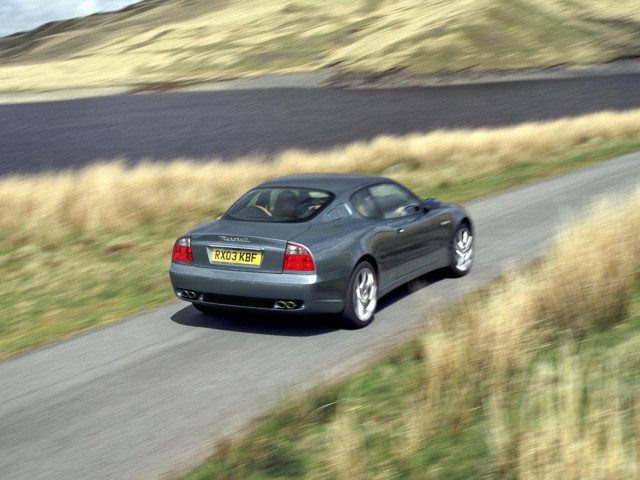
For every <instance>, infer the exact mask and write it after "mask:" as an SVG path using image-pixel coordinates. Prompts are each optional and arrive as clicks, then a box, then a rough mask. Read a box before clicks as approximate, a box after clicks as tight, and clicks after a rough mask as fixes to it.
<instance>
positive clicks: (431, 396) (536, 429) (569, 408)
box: [410, 190, 640, 479]
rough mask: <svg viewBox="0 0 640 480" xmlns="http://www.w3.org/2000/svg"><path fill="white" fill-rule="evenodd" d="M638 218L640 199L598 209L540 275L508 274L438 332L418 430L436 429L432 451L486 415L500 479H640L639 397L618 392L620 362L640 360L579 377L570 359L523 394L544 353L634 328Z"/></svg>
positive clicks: (580, 370)
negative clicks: (626, 324) (625, 324)
mask: <svg viewBox="0 0 640 480" xmlns="http://www.w3.org/2000/svg"><path fill="white" fill-rule="evenodd" d="M639 209H640V190H638V191H637V192H636V193H635V195H634V196H633V197H632V198H631V199H629V200H627V201H626V202H625V203H624V204H623V205H621V204H619V203H617V202H615V201H606V202H603V203H601V204H599V205H598V207H597V208H596V209H594V212H593V213H592V215H591V216H590V217H589V218H588V219H587V220H585V221H580V222H577V223H576V225H574V226H572V227H571V228H569V229H567V230H565V231H564V232H562V233H561V234H560V235H559V236H558V238H557V240H556V244H555V246H554V247H553V248H551V250H550V252H549V253H548V255H546V256H545V257H544V260H543V261H542V262H541V263H540V264H539V265H536V266H535V267H533V268H531V269H530V270H528V271H526V272H510V273H509V274H507V275H506V277H505V279H504V281H503V282H501V286H500V287H499V288H498V289H497V290H495V291H493V292H491V294H490V296H489V297H488V298H486V299H480V300H476V301H474V302H473V303H472V304H471V305H468V306H467V307H466V308H465V309H464V310H463V311H462V313H461V318H460V319H459V321H457V322H455V323H454V324H452V323H451V319H450V317H449V318H448V317H442V318H436V319H434V320H432V322H431V324H430V326H429V331H428V332H427V333H426V334H425V335H424V336H423V350H424V365H425V369H426V372H427V374H426V376H425V381H424V386H423V406H422V407H421V408H420V410H419V411H420V412H421V413H422V414H424V415H425V416H426V417H425V418H422V419H419V420H416V419H415V416H414V420H413V421H414V422H417V423H418V424H420V425H430V426H431V428H430V429H428V430H425V431H423V439H425V438H430V437H432V436H433V435H434V434H435V433H437V431H436V429H434V425H435V426H439V427H440V430H439V431H440V432H441V431H443V430H444V429H455V428H460V426H464V425H465V422H469V421H470V415H471V414H472V413H473V412H474V411H475V410H477V409H478V408H479V407H481V406H482V405H484V407H485V408H486V409H487V410H488V412H489V415H490V424H491V429H490V432H489V441H488V443H489V444H490V445H491V446H492V450H493V452H492V453H493V456H494V462H495V464H496V466H497V469H498V470H499V471H517V472H518V478H523V479H528V478H545V479H551V478H557V479H564V478H580V479H583V478H584V479H587V478H594V479H595V478H607V479H608V478H636V475H637V473H638V470H637V463H636V462H637V457H636V452H637V451H638V449H639V448H640V437H638V436H634V434H635V433H637V429H638V428H640V425H638V424H636V425H635V427H633V428H635V429H636V430H633V429H632V430H633V431H632V433H629V431H625V429H628V427H625V425H629V422H631V425H633V423H634V422H636V421H637V419H635V418H633V415H632V413H633V411H635V402H634V401H632V399H633V394H634V393H637V392H631V393H630V392H624V391H622V390H621V389H620V388H619V385H618V383H617V382H618V378H619V377H620V374H619V368H618V367H617V366H616V365H617V364H616V362H621V361H637V353H634V354H633V356H632V358H631V360H630V359H629V352H630V351H631V349H630V348H627V349H625V350H626V351H625V352H624V355H622V356H619V357H616V358H615V359H613V360H612V361H611V362H613V363H608V364H606V365H605V366H604V368H602V366H601V365H589V366H588V367H583V366H580V365H577V364H576V362H577V356H576V354H574V353H571V352H569V353H568V352H567V351H566V350H564V353H563V355H562V358H561V361H560V362H559V364H558V365H554V364H553V363H548V362H547V363H543V364H537V367H536V369H537V370H536V373H535V374H534V376H533V379H532V380H531V381H530V382H529V384H528V386H527V387H526V391H525V392H522V388H523V387H522V385H523V382H522V379H521V377H519V376H518V375H520V374H522V373H523V372H525V371H526V370H527V369H528V368H530V366H531V365H532V360H533V358H534V357H535V356H536V355H537V354H538V353H540V351H541V350H542V349H543V348H547V347H549V346H552V345H559V344H561V343H562V339H563V338H572V339H580V338H583V337H585V336H586V335H587V334H588V333H593V332H594V331H598V330H600V329H603V328H606V327H610V326H611V325H614V324H615V323H616V322H618V321H620V320H621V319H623V318H625V315H626V314H627V308H628V305H629V302H630V299H631V296H632V293H633V288H634V285H635V284H636V283H637V281H638V279H640V242H638V237H637V236H638V232H640V216H638V214H637V212H638V211H639ZM445 320H448V321H447V323H446V324H445ZM635 343H636V344H637V342H635ZM566 348H567V347H565V349H566ZM627 370H628V369H627ZM594 375H595V377H594ZM587 377H593V378H589V379H588V380H587ZM514 378H516V379H517V380H515V381H514V380H513V379H514ZM520 395H521V396H520ZM585 395H586V397H585ZM514 398H515V399H516V400H514ZM585 402H586V404H587V410H586V412H585V411H584V408H583V404H584V403H585ZM629 402H631V403H629ZM623 405H624V406H623ZM410 408H412V409H413V410H415V406H412V407H410ZM514 416H518V418H520V421H519V422H515V423H514V422H513V420H512V419H513V417H514ZM410 448H411V449H414V450H415V446H413V447H411V446H410Z"/></svg>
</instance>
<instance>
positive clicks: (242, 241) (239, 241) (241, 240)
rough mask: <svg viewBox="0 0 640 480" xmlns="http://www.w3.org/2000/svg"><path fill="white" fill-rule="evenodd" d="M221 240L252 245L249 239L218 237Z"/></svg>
mask: <svg viewBox="0 0 640 480" xmlns="http://www.w3.org/2000/svg"><path fill="white" fill-rule="evenodd" d="M218 236H219V237H220V240H222V241H224V242H238V243H251V240H249V239H248V238H247V237H227V236H226V235H218Z"/></svg>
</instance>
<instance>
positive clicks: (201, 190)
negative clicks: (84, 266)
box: [0, 110, 640, 245]
mask: <svg viewBox="0 0 640 480" xmlns="http://www.w3.org/2000/svg"><path fill="white" fill-rule="evenodd" d="M639 133H640V110H632V111H628V112H623V113H615V112H605V113H598V114H592V115H586V116H583V117H578V118H573V119H562V120H556V121H550V122H544V123H530V124H524V125H520V126H515V127H505V128H496V129H476V130H454V131H436V132H433V133H429V134H423V135H418V134H415V135H410V136H406V137H390V136H382V137H378V138H376V139H374V140H372V141H370V142H358V143H354V144H351V145H348V146H345V147H340V148H335V149H333V150H331V151H328V152H320V153H311V152H304V151H286V152H283V153H281V154H279V155H277V156H276V157H275V158H272V159H269V158H264V157H255V158H246V159H240V160H238V161H235V162H229V163H222V162H221V161H218V160H212V161H210V162H194V161H189V160H176V161H173V162H170V163H142V164H140V165H137V166H134V167H127V166H126V164H125V163H124V162H118V161H115V162H112V163H102V164H96V165H93V166H90V167H87V168H85V169H82V170H79V171H67V172H60V173H47V174H41V175H32V176H9V177H4V178H1V179H0V229H1V231H2V232H3V233H2V235H1V236H0V238H2V239H3V240H2V241H3V243H4V242H7V243H8V244H9V245H13V244H15V243H23V242H24V240H25V239H28V240H29V242H34V241H36V242H37V241H39V240H46V239H49V240H55V239H60V238H65V237H68V236H70V235H76V234H79V233H82V234H85V233H89V234H91V233H96V232H101V231H117V232H125V231H127V230H129V229H131V228H133V227H138V226H141V225H146V224H154V223H157V222H163V221H170V220H171V219H175V218H181V219H183V220H185V221H190V222H192V223H198V222H201V221H203V220H204V219H207V218H214V217H215V216H216V215H218V214H219V213H221V212H222V211H223V210H224V209H225V208H226V207H227V206H228V205H229V204H230V203H231V202H232V201H233V200H235V199H236V198H237V197H238V196H239V195H240V194H241V193H243V192H244V191H246V190H247V189H248V188H250V187H252V186H253V185H255V184H257V183H258V182H260V181H262V180H265V179H267V178H270V177H273V176H278V175H283V174H291V173H302V172H344V173H372V174H380V173H382V174H386V175H388V176H391V177H394V178H396V179H398V180H400V181H402V182H405V183H407V184H408V185H412V186H418V185H419V186H420V187H421V188H423V189H424V190H429V189H432V188H434V187H436V186H438V185H441V184H443V183H459V182H464V181H465V180H466V179H471V178H479V177H482V176H485V175H487V176H488V175H490V174H491V173H492V172H496V171H499V170H500V169H503V168H504V167H506V166H509V165H517V164H522V163H526V162H528V161H530V160H531V159H532V158H537V159H540V158H544V157H545V155H549V154H551V153H552V152H554V151H557V150H560V149H565V148H569V147H573V146H576V145H581V144H583V143H584V142H585V141H587V140H589V139H613V138H618V137H623V136H628V135H634V134H636V135H637V134H639ZM538 161H540V160H538ZM541 161H544V160H541Z"/></svg>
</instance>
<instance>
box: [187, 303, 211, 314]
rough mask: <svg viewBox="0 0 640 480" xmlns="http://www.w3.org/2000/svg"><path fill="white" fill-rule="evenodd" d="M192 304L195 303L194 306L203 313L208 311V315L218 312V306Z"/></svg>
mask: <svg viewBox="0 0 640 480" xmlns="http://www.w3.org/2000/svg"><path fill="white" fill-rule="evenodd" d="M191 305H193V307H194V308H195V309H196V310H198V311H200V312H202V313H206V314H207V315H213V314H214V313H216V311H217V310H216V307H210V306H209V305H202V304H201V303H192V304H191Z"/></svg>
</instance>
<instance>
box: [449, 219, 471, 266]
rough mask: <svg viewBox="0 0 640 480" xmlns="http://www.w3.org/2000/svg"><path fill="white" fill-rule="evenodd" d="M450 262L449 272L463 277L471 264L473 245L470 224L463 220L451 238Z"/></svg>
mask: <svg viewBox="0 0 640 480" xmlns="http://www.w3.org/2000/svg"><path fill="white" fill-rule="evenodd" d="M450 249H451V262H450V263H449V272H450V273H451V275H452V276H453V277H463V276H465V275H466V274H467V273H469V271H471V266H472V265H473V256H474V253H475V245H474V238H473V231H472V230H471V226H470V225H469V224H468V223H466V222H464V223H461V224H460V225H459V226H458V228H457V229H456V233H454V234H453V238H452V239H451V246H450Z"/></svg>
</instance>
